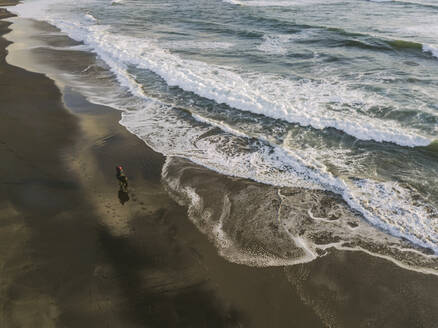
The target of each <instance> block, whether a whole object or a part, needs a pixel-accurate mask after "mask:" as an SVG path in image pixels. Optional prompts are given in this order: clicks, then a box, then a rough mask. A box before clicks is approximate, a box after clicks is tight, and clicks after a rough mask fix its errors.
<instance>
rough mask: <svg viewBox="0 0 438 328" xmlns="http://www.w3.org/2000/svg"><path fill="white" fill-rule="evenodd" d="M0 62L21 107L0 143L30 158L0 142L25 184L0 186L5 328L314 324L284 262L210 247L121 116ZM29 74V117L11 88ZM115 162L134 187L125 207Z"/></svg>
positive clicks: (156, 160) (19, 91)
mask: <svg viewBox="0 0 438 328" xmlns="http://www.w3.org/2000/svg"><path fill="white" fill-rule="evenodd" d="M2 24H3V25H7V24H6V23H5V22H4V21H2ZM4 32H5V31H4V30H3V28H2V34H3V33H4ZM2 40H3V39H2ZM3 68H6V69H7V70H9V71H10V75H9V76H5V75H0V79H3V78H11V76H19V78H20V79H19V80H17V81H14V80H10V81H11V82H9V83H10V84H9V85H10V87H11V88H10V90H15V92H11V91H9V93H8V94H7V97H6V94H4V93H3V92H2V93H1V97H0V101H1V102H2V103H6V104H8V106H7V107H8V112H11V113H12V112H13V113H14V115H15V114H17V113H16V112H17V110H16V109H15V103H14V102H15V100H16V99H21V102H20V106H19V109H20V111H21V112H22V113H23V114H22V116H21V117H19V118H16V119H14V120H13V121H10V122H7V121H6V120H5V119H3V121H2V123H3V124H6V125H9V126H10V125H11V124H13V126H14V131H15V134H14V135H13V136H12V135H10V134H12V133H11V132H12V131H10V129H3V131H7V133H5V135H2V136H1V140H2V141H3V142H4V143H6V144H8V147H9V148H11V149H12V148H13V149H14V154H20V158H26V159H27V160H26V163H29V162H30V163H31V164H30V165H31V166H30V168H28V169H27V170H25V172H22V171H21V170H20V168H21V166H22V165H20V159H15V158H14V157H13V156H12V155H11V158H7V157H5V156H4V154H3V152H4V151H3V149H2V159H3V162H4V163H7V168H8V170H10V171H8V174H7V176H9V177H16V178H20V179H21V180H23V182H21V184H20V185H19V186H15V185H13V186H11V185H7V186H6V187H4V184H2V186H3V188H2V189H1V191H2V193H1V195H0V200H1V203H2V206H1V208H2V209H3V208H6V210H4V211H2V215H1V218H2V221H3V222H2V223H1V226H0V227H1V229H0V234H1V236H2V237H4V236H5V235H9V236H10V237H9V238H3V239H2V245H3V246H4V247H3V249H5V250H7V251H6V252H5V253H4V254H1V257H0V263H1V264H2V266H1V267H2V268H3V270H2V272H1V276H2V284H1V285H2V289H1V291H2V292H1V294H0V295H1V298H0V299H1V304H0V305H1V307H0V309H1V313H0V318H1V320H0V322H3V323H4V326H13V325H19V326H21V327H30V326H41V327H52V326H53V327H55V326H73V327H76V326H81V327H88V326H89V327H97V326H104V325H108V326H111V327H112V326H114V327H144V326H145V325H146V326H148V325H152V326H155V327H182V326H191V327H205V326H208V327H239V326H246V327H266V326H267V325H269V323H274V325H275V326H277V327H283V326H287V325H288V323H290V322H301V324H302V325H310V326H312V327H318V326H321V327H322V325H321V324H320V320H319V319H318V317H317V316H316V315H315V314H314V313H313V311H312V310H311V308H309V307H308V306H306V305H304V304H302V303H301V301H300V299H299V297H298V296H297V294H296V292H295V291H294V288H293V287H292V286H290V285H289V283H288V280H287V278H286V277H285V276H284V274H283V271H282V269H281V268H274V269H262V270H256V269H254V268H250V267H245V266H240V265H237V264H232V263H229V262H227V261H225V260H224V259H223V258H221V257H220V256H219V255H218V254H217V252H216V249H215V248H214V246H213V245H212V244H210V242H209V241H208V240H207V238H205V236H204V235H202V234H201V233H200V232H199V231H198V230H197V229H196V227H195V226H194V225H193V224H192V223H191V222H190V221H189V220H188V219H187V217H186V210H185V209H184V208H182V207H180V206H178V205H177V204H176V203H175V202H174V201H173V200H171V199H170V198H169V197H168V195H167V193H166V192H165V191H164V190H163V188H162V187H161V182H160V180H161V176H160V173H161V167H162V164H163V162H164V158H163V156H162V155H160V154H157V153H155V152H153V151H152V150H150V149H149V148H148V147H147V146H146V145H145V144H144V143H143V142H142V141H141V140H139V139H138V138H137V137H135V136H134V135H132V134H130V133H129V132H128V131H127V130H126V129H125V128H124V127H122V126H120V125H119V124H118V121H119V119H120V112H117V111H116V110H113V109H110V108H107V107H104V106H98V105H94V104H91V103H89V102H88V101H87V100H86V99H85V98H84V97H83V96H81V95H79V94H77V93H76V92H74V91H72V90H70V89H69V88H68V87H66V88H64V89H63V90H58V88H57V87H56V86H55V83H54V82H53V81H51V80H49V79H48V78H47V77H46V76H44V75H41V74H37V73H31V72H29V71H25V70H23V69H20V68H16V67H13V66H9V65H8V64H6V63H5V64H2V69H3ZM27 80H29V81H30V80H32V82H30V83H32V85H35V86H38V87H37V88H35V90H34V91H35V93H36V94H37V95H38V96H39V97H40V98H39V99H40V100H39V102H40V103H41V107H38V108H35V110H37V112H36V113H38V114H35V115H33V119H32V120H31V121H30V122H28V121H27V120H26V115H28V114H29V112H28V111H29V110H30V109H31V108H32V106H31V104H35V103H37V100H36V99H35V98H34V97H33V95H32V94H30V93H29V92H28V91H29V90H30V89H29V88H27V87H26V88H23V87H19V86H23V83H24V82H23V81H27ZM17 97H18V98H17ZM28 106H29V107H30V108H28ZM3 108H4V109H5V107H3ZM41 108H43V109H44V110H47V111H50V114H45V111H44V110H42V109H41ZM48 115H49V116H48ZM2 116H3V117H5V116H4V115H2ZM11 120H12V118H11ZM61 120H62V121H61ZM26 124H30V125H31V126H28V127H26V128H24V127H23V128H22V125H26ZM19 137H20V138H21V140H22V142H21V143H20V144H13V141H14V140H16V139H18V138H19ZM5 138H8V139H7V140H6V139H5ZM63 140H65V141H63ZM61 141H63V142H61ZM27 152H28V153H27ZM36 154H37V155H36ZM40 161H41V163H40ZM119 163H121V164H123V165H124V166H125V167H126V168H127V174H128V177H129V179H130V184H131V187H130V189H131V193H130V195H129V196H130V200H129V201H127V202H126V203H124V205H122V204H121V203H120V199H119V195H118V191H117V187H118V184H117V181H116V179H115V169H114V167H115V165H117V164H119ZM23 170H24V169H23ZM40 171H42V172H40ZM46 175H47V176H49V177H45V176H46ZM17 198H18V200H17ZM35 202H36V204H35ZM3 203H5V204H7V205H4V204H3ZM24 213H25V214H24ZM12 214H15V215H14V216H11V215H12ZM6 218H8V220H6ZM20 218H21V219H20ZM18 225H19V227H17V226H18ZM12 240H14V241H15V244H17V246H16V247H15V248H14V247H13V246H12V245H14V244H13V243H12ZM18 244H20V246H18ZM11 248H13V249H17V253H14V252H12V251H11ZM30 254H32V255H30ZM12 263H15V266H13V265H12ZM4 268H8V270H7V271H5V269H4ZM266 300H271V301H270V302H268V304H266ZM274 300H275V302H274ZM276 302H279V304H277V303H276ZM289 307H291V309H289Z"/></svg>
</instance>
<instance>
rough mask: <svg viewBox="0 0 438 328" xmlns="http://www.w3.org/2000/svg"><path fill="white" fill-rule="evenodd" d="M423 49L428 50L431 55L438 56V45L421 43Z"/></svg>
mask: <svg viewBox="0 0 438 328" xmlns="http://www.w3.org/2000/svg"><path fill="white" fill-rule="evenodd" d="M423 51H424V52H430V53H431V54H432V56H434V57H436V58H438V47H433V46H431V45H427V44H425V45H423Z"/></svg>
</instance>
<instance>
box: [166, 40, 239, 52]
mask: <svg viewBox="0 0 438 328" xmlns="http://www.w3.org/2000/svg"><path fill="white" fill-rule="evenodd" d="M160 45H161V46H162V47H163V48H170V49H178V50H179V49H228V48H231V47H232V46H234V44H233V43H231V42H220V41H200V40H197V41H191V40H190V41H189V40H184V41H167V42H164V43H161V42H160Z"/></svg>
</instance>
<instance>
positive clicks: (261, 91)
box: [15, 6, 432, 146]
mask: <svg viewBox="0 0 438 328" xmlns="http://www.w3.org/2000/svg"><path fill="white" fill-rule="evenodd" d="M24 8H25V9H23V7H22V6H18V7H16V9H15V11H16V12H17V13H18V14H21V15H23V16H25V17H26V16H27V14H30V13H31V11H30V12H29V11H28V8H27V7H24ZM31 16H32V17H33V16H34V15H33V14H31ZM41 18H42V19H46V20H48V21H49V22H51V23H52V24H54V25H56V26H58V27H59V28H60V29H61V30H63V31H65V32H66V33H67V34H68V35H69V36H70V37H72V38H73V39H75V40H80V41H83V42H85V43H86V44H87V45H90V46H91V47H92V48H93V49H94V51H95V52H97V53H98V54H99V55H100V56H101V57H102V58H107V59H110V60H112V61H113V62H116V61H117V62H121V63H126V64H130V65H136V66H137V67H139V68H142V69H148V70H151V71H153V72H154V73H156V74H158V75H160V76H161V77H162V78H163V79H164V80H165V81H166V82H167V84H168V85H170V86H179V87H181V88H182V89H184V90H187V91H191V92H194V93H196V94H198V95H200V96H202V97H205V98H209V99H212V100H215V101H216V102H217V103H226V104H228V105H230V106H231V107H235V108H237V109H240V110H245V111H250V112H253V113H257V114H263V115H266V116H268V117H272V118H275V119H281V120H285V121H288V122H292V123H298V124H300V125H302V126H309V125H310V126H312V127H313V128H316V129H324V128H328V127H332V128H336V129H339V130H341V131H344V132H345V133H347V134H350V135H352V136H354V137H356V138H358V139H362V140H375V141H378V142H383V141H386V142H393V143H397V144H400V145H403V146H425V145H428V144H430V142H431V141H432V140H431V137H429V136H424V135H421V134H420V133H419V132H417V131H413V130H412V131H411V130H410V129H407V128H402V127H401V126H399V125H398V124H397V123H396V122H393V121H384V120H378V119H373V118H370V117H363V116H362V115H359V114H357V113H356V112H354V111H350V112H346V111H345V110H339V111H338V110H336V108H339V109H342V108H345V107H346V106H348V107H349V108H355V107H360V110H361V111H365V112H366V111H367V108H368V107H372V106H374V105H378V104H379V103H378V101H379V100H381V99H377V97H376V96H375V94H365V93H361V92H359V91H353V90H349V89H348V86H347V85H343V84H342V83H341V82H339V81H336V80H333V81H330V80H329V79H326V80H319V81H296V80H292V79H288V78H284V77H280V76H277V75H266V74H265V75H262V74H252V73H245V72H238V71H235V70H232V69H227V68H223V67H219V66H215V65H212V64H206V63H204V62H199V61H192V60H184V59H181V58H180V57H178V56H176V55H173V54H171V53H169V52H168V51H166V50H165V49H162V48H160V47H159V46H157V45H156V44H155V43H154V42H153V41H152V40H146V39H138V38H134V37H130V36H124V35H120V34H113V33H111V32H110V31H109V27H108V26H102V25H84V24H83V23H82V24H81V22H80V21H77V22H74V21H66V20H65V19H59V18H58V19H57V18H53V16H50V15H49V16H47V15H46V14H43V15H42V16H41ZM327 104H330V107H332V108H335V110H330V109H329V108H328V107H327Z"/></svg>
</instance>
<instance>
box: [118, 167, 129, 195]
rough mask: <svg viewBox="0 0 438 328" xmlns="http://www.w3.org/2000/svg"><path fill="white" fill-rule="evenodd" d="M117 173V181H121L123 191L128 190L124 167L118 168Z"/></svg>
mask: <svg viewBox="0 0 438 328" xmlns="http://www.w3.org/2000/svg"><path fill="white" fill-rule="evenodd" d="M116 171H117V180H119V181H120V187H121V189H125V190H126V189H128V178H127V177H126V175H125V172H123V167H122V166H121V165H119V166H117V167H116Z"/></svg>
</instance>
